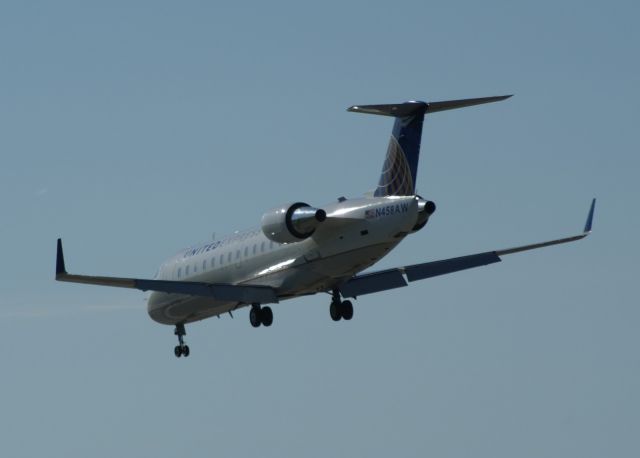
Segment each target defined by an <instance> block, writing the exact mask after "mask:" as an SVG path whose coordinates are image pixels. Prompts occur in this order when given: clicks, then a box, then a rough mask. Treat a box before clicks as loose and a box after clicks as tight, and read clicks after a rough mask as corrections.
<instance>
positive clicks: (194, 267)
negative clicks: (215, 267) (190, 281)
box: [193, 263, 198, 274]
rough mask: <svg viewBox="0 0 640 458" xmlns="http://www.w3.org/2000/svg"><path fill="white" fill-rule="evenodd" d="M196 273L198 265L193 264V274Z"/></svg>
mask: <svg viewBox="0 0 640 458" xmlns="http://www.w3.org/2000/svg"><path fill="white" fill-rule="evenodd" d="M197 271H198V264H196V263H193V273H194V274H195V273H196V272H197Z"/></svg>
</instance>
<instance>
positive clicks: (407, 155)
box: [347, 95, 511, 197]
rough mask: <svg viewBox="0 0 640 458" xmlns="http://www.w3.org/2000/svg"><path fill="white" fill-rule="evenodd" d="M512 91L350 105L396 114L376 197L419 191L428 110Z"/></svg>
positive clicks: (360, 110) (491, 99)
mask: <svg viewBox="0 0 640 458" xmlns="http://www.w3.org/2000/svg"><path fill="white" fill-rule="evenodd" d="M509 97H511V96H510V95H503V96H498V97H483V98H479V99H463V100H447V101H444V102H429V103H427V102H415V101H411V102H405V103H400V104H394V105H356V106H352V107H350V108H348V109H347V111H353V112H356V113H368V114H376V115H383V116H393V117H394V118H396V121H395V123H394V125H393V131H392V133H391V138H390V139H389V147H388V148H387V156H386V158H385V160H384V165H383V166H382V173H381V174H380V180H379V181H378V187H377V188H376V190H375V192H374V193H373V195H374V196H376V197H384V196H412V195H414V194H415V193H416V174H417V171H418V159H419V157H420V140H421V139H422V123H423V122H424V117H425V115H426V114H428V113H435V112H436V111H444V110H453V109H454V108H463V107H470V106H473V105H480V104H483V103H491V102H499V101H501V100H504V99H508V98H509Z"/></svg>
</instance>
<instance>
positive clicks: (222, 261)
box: [220, 254, 224, 265]
mask: <svg viewBox="0 0 640 458" xmlns="http://www.w3.org/2000/svg"><path fill="white" fill-rule="evenodd" d="M222 264H224V255H223V254H221V255H220V265H222Z"/></svg>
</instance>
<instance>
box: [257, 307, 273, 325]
mask: <svg viewBox="0 0 640 458" xmlns="http://www.w3.org/2000/svg"><path fill="white" fill-rule="evenodd" d="M260 321H262V324H264V325H265V326H266V327H269V326H271V323H273V311H272V310H271V307H262V309H261V310H260Z"/></svg>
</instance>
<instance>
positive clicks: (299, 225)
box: [261, 202, 327, 243]
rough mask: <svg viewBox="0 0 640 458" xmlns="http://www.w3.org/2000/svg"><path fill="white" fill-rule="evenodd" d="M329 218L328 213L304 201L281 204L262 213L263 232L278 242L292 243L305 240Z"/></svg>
mask: <svg viewBox="0 0 640 458" xmlns="http://www.w3.org/2000/svg"><path fill="white" fill-rule="evenodd" d="M325 219H327V213H326V212H325V211H324V210H322V209H319V208H314V207H311V206H309V205H308V204H306V203H304V202H296V203H293V204H286V205H281V206H279V207H276V208H273V209H271V210H269V211H267V212H266V213H265V214H264V215H262V224H261V228H262V232H263V233H264V235H265V236H266V237H267V238H268V239H269V240H273V241H274V242H278V243H292V242H299V241H300V240H304V239H306V238H308V237H311V235H312V234H313V233H314V232H315V230H316V228H317V227H318V225H319V224H320V223H322V222H323V221H324V220H325Z"/></svg>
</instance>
